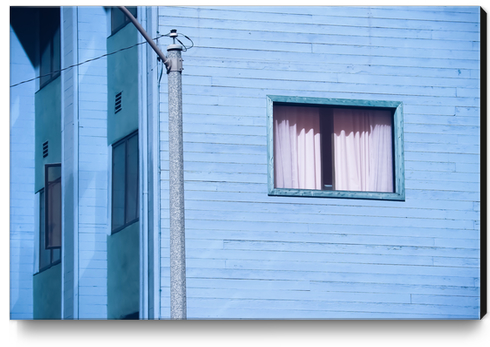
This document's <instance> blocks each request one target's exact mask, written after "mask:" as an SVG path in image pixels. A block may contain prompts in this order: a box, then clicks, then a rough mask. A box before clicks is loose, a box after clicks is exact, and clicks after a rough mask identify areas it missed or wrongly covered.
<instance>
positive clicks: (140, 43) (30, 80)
mask: <svg viewBox="0 0 490 347" xmlns="http://www.w3.org/2000/svg"><path fill="white" fill-rule="evenodd" d="M169 35H170V32H169V33H167V34H162V35H159V36H157V37H155V38H154V39H153V40H156V41H158V39H160V38H162V37H164V36H169ZM181 35H183V36H185V37H186V38H187V39H189V38H188V37H187V36H186V35H184V34H181ZM189 40H190V41H191V42H192V40H191V39H189ZM145 43H148V42H147V41H143V42H138V43H136V44H134V45H131V46H128V47H124V48H121V49H118V50H116V51H114V52H110V53H105V54H102V55H100V56H98V57H94V58H90V59H87V60H85V61H82V62H80V63H77V64H73V65H70V66H67V67H64V68H62V69H60V70H56V71H53V72H51V73H49V74H45V75H40V76H37V77H34V78H31V79H28V80H24V81H21V82H18V83H14V84H12V85H10V88H13V87H17V86H18V85H21V84H24V83H27V82H32V81H35V80H37V79H38V78H42V77H45V76H50V75H51V74H53V73H58V72H62V71H65V70H68V69H71V68H74V67H77V66H80V65H83V64H86V63H89V62H92V61H95V60H98V59H102V58H104V57H107V56H109V55H113V54H116V53H119V52H122V51H125V50H128V49H131V48H133V47H136V46H139V45H143V44H145ZM193 46H194V43H192V46H191V47H189V49H190V48H192V47H193ZM184 47H185V46H184ZM186 50H187V48H186Z"/></svg>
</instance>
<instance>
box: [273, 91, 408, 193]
mask: <svg viewBox="0 0 490 347" xmlns="http://www.w3.org/2000/svg"><path fill="white" fill-rule="evenodd" d="M268 112H269V127H270V131H269V195H292V196H324V197H339V198H342V197H346V198H370V199H390V200H403V199H404V187H403V150H402V135H403V134H402V128H403V123H402V112H401V103H397V102H373V101H363V100H342V99H317V98H314V99H313V98H292V97H278V96H269V107H268Z"/></svg>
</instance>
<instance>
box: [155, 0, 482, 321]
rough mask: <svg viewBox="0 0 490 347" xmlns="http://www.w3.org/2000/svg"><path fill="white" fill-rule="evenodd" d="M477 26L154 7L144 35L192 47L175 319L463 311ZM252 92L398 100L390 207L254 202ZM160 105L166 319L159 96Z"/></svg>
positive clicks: (434, 15)
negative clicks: (172, 37) (183, 300)
mask: <svg viewBox="0 0 490 347" xmlns="http://www.w3.org/2000/svg"><path fill="white" fill-rule="evenodd" d="M479 20H480V16H479V8H477V7H474V8H472V7H436V8H433V7H431V8H428V7H203V8H190V7H165V8H159V23H160V29H159V32H161V33H166V32H168V31H169V30H170V29H172V28H174V27H175V28H177V29H178V31H179V32H182V33H184V34H186V35H187V36H189V37H191V38H192V40H193V41H194V44H195V46H194V48H192V49H190V50H188V51H187V52H184V53H183V59H184V61H185V70H184V72H183V102H184V109H183V113H184V115H183V117H184V168H185V172H184V177H185V198H186V202H185V204H186V255H187V295H188V317H189V318H215V319H221V318H290V319H295V318H338V319H366V318H378V319H389V318H400V319H402V318H405V319H414V318H419V319H424V318H425V319H435V318H438V319H441V318H442V319H444V318H445V319H456V318H459V319H475V318H478V317H479V308H480V306H479V305H480V304H479V289H480V287H479V235H480V234H479V233H480V229H479V225H480V224H479V218H480V217H479V216H480V210H479V199H480V198H479V183H480V179H479V153H480V149H479V131H480V130H479V103H480V100H479V91H478V88H479V54H480V48H479V36H480V33H479V27H480V26H479V25H480V24H479ZM267 95H282V96H284V97H292V98H316V100H325V99H344V100H349V99H350V100H366V101H367V102H373V101H379V100H382V101H385V102H386V103H387V105H391V103H393V102H401V103H403V122H401V124H400V125H399V127H398V129H399V130H400V132H399V136H396V139H397V141H399V142H398V144H397V147H399V148H400V150H401V151H400V156H401V155H402V151H403V156H404V160H402V161H401V163H404V166H405V168H404V170H403V171H404V182H405V184H404V185H405V199H404V201H403V200H402V201H389V200H365V199H356V198H353V199H337V198H323V199H318V198H315V197H311V198H308V199H306V198H304V197H301V196H292V197H290V196H268V165H269V164H270V162H268V159H267V143H268V142H267V133H268V131H270V127H268V126H267ZM160 100H161V106H160V112H161V113H162V117H161V119H162V120H161V123H160V129H161V130H160V141H161V142H160V146H161V163H160V166H161V169H162V171H161V187H162V191H161V192H162V193H161V196H162V200H161V206H162V215H161V217H162V219H161V223H162V239H161V244H162V247H161V254H162V258H161V266H162V279H161V281H162V292H161V293H162V294H161V316H162V318H168V317H169V310H170V307H169V302H170V294H169V270H168V266H169V259H168V254H169V241H168V223H169V213H168V200H167V199H166V196H167V194H168V134H167V130H166V129H167V110H166V108H167V104H166V92H165V89H164V88H161V96H160ZM296 100H297V99H296ZM309 100H311V99H309ZM399 111H400V112H402V110H401V109H400V110H399ZM402 137H403V138H402ZM269 159H270V158H269ZM399 177H400V176H399ZM399 184H400V187H402V185H403V181H400V182H399Z"/></svg>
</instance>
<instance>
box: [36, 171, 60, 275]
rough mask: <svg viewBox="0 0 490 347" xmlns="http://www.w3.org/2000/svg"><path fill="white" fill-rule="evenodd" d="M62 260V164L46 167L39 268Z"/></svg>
mask: <svg viewBox="0 0 490 347" xmlns="http://www.w3.org/2000/svg"><path fill="white" fill-rule="evenodd" d="M60 260H61V164H48V165H46V166H45V167H44V188H43V189H42V190H41V191H40V192H39V270H40V271H42V270H44V269H47V268H49V267H50V266H51V265H53V264H56V263H58V262H59V261H60Z"/></svg>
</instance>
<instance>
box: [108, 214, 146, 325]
mask: <svg viewBox="0 0 490 347" xmlns="http://www.w3.org/2000/svg"><path fill="white" fill-rule="evenodd" d="M139 261H140V258H139V223H138V222H136V223H133V224H131V225H129V226H127V227H126V228H124V229H123V230H121V231H119V232H117V233H115V234H113V235H110V236H108V237H107V318H109V319H119V318H121V317H123V316H125V315H128V314H131V313H134V312H137V311H139Z"/></svg>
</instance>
